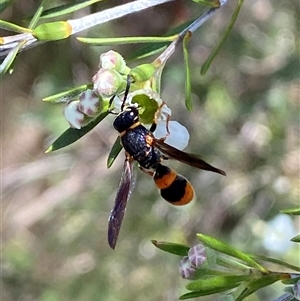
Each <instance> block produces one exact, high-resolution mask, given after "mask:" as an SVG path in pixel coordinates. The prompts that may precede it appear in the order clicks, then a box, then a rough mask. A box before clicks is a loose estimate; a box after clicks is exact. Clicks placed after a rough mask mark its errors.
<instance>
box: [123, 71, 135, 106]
mask: <svg viewBox="0 0 300 301" xmlns="http://www.w3.org/2000/svg"><path fill="white" fill-rule="evenodd" d="M131 83H132V78H131V76H130V75H129V74H128V75H127V83H126V89H125V92H124V99H123V103H122V105H121V111H123V109H124V106H125V101H126V99H127V96H128V93H129V89H130V85H131Z"/></svg>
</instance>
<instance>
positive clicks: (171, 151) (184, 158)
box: [153, 139, 226, 176]
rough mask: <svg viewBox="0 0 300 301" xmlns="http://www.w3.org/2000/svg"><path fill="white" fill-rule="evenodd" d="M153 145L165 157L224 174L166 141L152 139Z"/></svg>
mask: <svg viewBox="0 0 300 301" xmlns="http://www.w3.org/2000/svg"><path fill="white" fill-rule="evenodd" d="M153 146H155V147H156V148H158V149H159V150H160V151H161V152H162V153H164V154H165V155H166V156H167V157H169V158H171V159H175V160H178V161H180V162H183V163H185V164H188V165H190V166H193V167H196V168H199V169H203V170H208V171H212V172H216V173H219V174H221V175H224V176H225V175H226V173H225V171H223V170H221V169H219V168H216V167H213V166H212V165H210V164H208V163H206V162H205V161H204V160H202V159H201V158H200V157H199V156H197V155H194V154H189V153H185V152H183V151H180V150H179V149H177V148H175V147H173V146H171V145H169V144H167V143H164V141H163V140H162V139H154V140H153Z"/></svg>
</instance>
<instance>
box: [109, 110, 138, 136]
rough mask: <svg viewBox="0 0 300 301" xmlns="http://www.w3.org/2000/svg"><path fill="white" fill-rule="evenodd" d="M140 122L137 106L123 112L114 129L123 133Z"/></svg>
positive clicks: (115, 122) (117, 118)
mask: <svg viewBox="0 0 300 301" xmlns="http://www.w3.org/2000/svg"><path fill="white" fill-rule="evenodd" d="M138 121H139V111H138V109H137V107H135V106H129V107H127V108H126V109H125V110H124V111H122V112H121V113H120V114H119V115H118V116H117V117H116V119H115V121H114V123H113V125H114V128H115V129H116V130H117V131H118V132H119V133H122V132H124V131H127V130H128V129H129V128H130V127H131V126H132V125H134V124H135V123H137V122H138Z"/></svg>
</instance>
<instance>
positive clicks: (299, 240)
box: [291, 235, 300, 242]
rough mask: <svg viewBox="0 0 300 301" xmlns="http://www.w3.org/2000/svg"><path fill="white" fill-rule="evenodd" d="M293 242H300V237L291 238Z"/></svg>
mask: <svg viewBox="0 0 300 301" xmlns="http://www.w3.org/2000/svg"><path fill="white" fill-rule="evenodd" d="M291 241H292V242H300V235H297V236H295V237H293V238H291Z"/></svg>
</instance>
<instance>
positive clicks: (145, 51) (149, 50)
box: [127, 19, 195, 61]
mask: <svg viewBox="0 0 300 301" xmlns="http://www.w3.org/2000/svg"><path fill="white" fill-rule="evenodd" d="M194 21H195V19H194V20H191V21H188V22H186V23H184V24H181V25H180V26H178V27H176V28H174V29H172V30H170V31H168V32H167V33H166V34H164V35H163V37H170V36H174V35H176V34H178V33H180V32H182V31H183V30H184V29H185V28H186V27H188V26H189V25H190V24H192V23H193V22H194ZM169 44H170V42H160V43H154V44H151V45H146V46H144V47H142V48H140V49H138V50H137V51H135V52H133V53H132V54H131V55H130V56H129V57H128V59H127V60H128V61H130V60H133V59H142V58H145V57H148V56H150V55H154V54H156V53H158V52H161V51H162V50H164V49H166V48H167V46H168V45H169Z"/></svg>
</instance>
